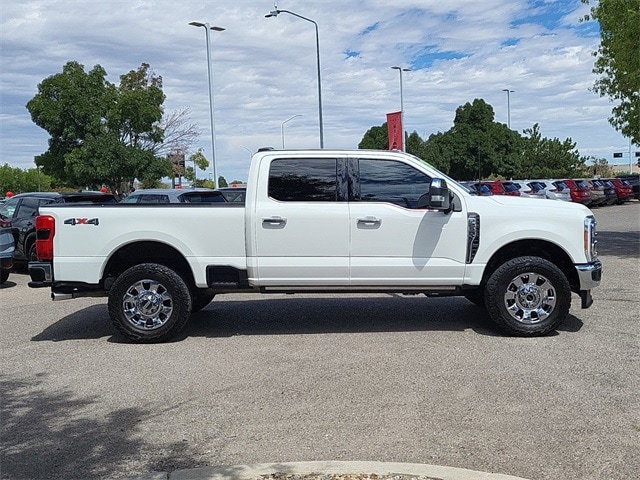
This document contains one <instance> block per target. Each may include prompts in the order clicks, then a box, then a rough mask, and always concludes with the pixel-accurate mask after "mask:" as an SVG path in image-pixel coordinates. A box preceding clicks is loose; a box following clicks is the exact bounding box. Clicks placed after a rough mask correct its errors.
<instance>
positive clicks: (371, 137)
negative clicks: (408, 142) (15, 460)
mask: <svg viewBox="0 0 640 480" xmlns="http://www.w3.org/2000/svg"><path fill="white" fill-rule="evenodd" d="M358 148H361V149H363V150H388V149H389V135H388V132H387V122H384V123H383V124H382V125H380V126H379V127H371V128H370V129H369V130H367V132H366V133H365V134H364V137H362V140H360V143H359V144H358Z"/></svg>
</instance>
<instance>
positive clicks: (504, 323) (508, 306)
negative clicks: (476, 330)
mask: <svg viewBox="0 0 640 480" xmlns="http://www.w3.org/2000/svg"><path fill="white" fill-rule="evenodd" d="M485 303H486V306H487V310H488V312H489V315H490V316H491V319H492V320H493V321H494V322H495V323H496V324H497V325H498V326H499V327H500V328H502V329H503V330H505V331H507V332H508V333H510V334H513V335H518V336H534V335H544V334H547V333H549V332H551V331H552V330H555V329H556V328H557V327H558V325H560V323H561V322H562V321H563V320H564V319H565V318H566V317H567V315H568V313H569V308H570V306H571V287H570V285H569V281H568V280H567V278H566V277H565V275H564V273H563V272H562V270H560V269H559V268H558V267H556V266H555V265H554V264H553V263H551V262H549V261H548V260H545V259H543V258H539V257H531V256H525V257H518V258H514V259H512V260H509V261H508V262H506V263H504V264H503V265H501V266H500V267H499V268H498V269H497V270H496V271H495V272H493V273H492V274H491V276H490V277H489V280H488V281H487V285H486V290H485Z"/></svg>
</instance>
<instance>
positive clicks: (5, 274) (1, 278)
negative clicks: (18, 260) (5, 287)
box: [0, 270, 11, 284]
mask: <svg viewBox="0 0 640 480" xmlns="http://www.w3.org/2000/svg"><path fill="white" fill-rule="evenodd" d="M9 273H11V271H10V270H2V271H0V284H2V283H4V282H6V281H7V280H9Z"/></svg>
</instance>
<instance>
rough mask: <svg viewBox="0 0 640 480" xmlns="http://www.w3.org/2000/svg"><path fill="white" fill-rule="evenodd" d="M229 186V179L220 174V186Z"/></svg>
mask: <svg viewBox="0 0 640 480" xmlns="http://www.w3.org/2000/svg"><path fill="white" fill-rule="evenodd" d="M228 186H229V184H228V183H227V180H226V179H225V178H224V177H223V176H222V175H220V176H219V177H218V187H219V188H222V187H228Z"/></svg>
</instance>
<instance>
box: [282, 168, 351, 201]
mask: <svg viewBox="0 0 640 480" xmlns="http://www.w3.org/2000/svg"><path fill="white" fill-rule="evenodd" d="M269 197H271V198H273V199H274V200H280V201H283V202H335V201H337V199H338V183H337V160H336V159H328V158H305V159H295V158H286V159H281V160H274V161H273V162H272V163H271V166H270V170H269Z"/></svg>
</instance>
